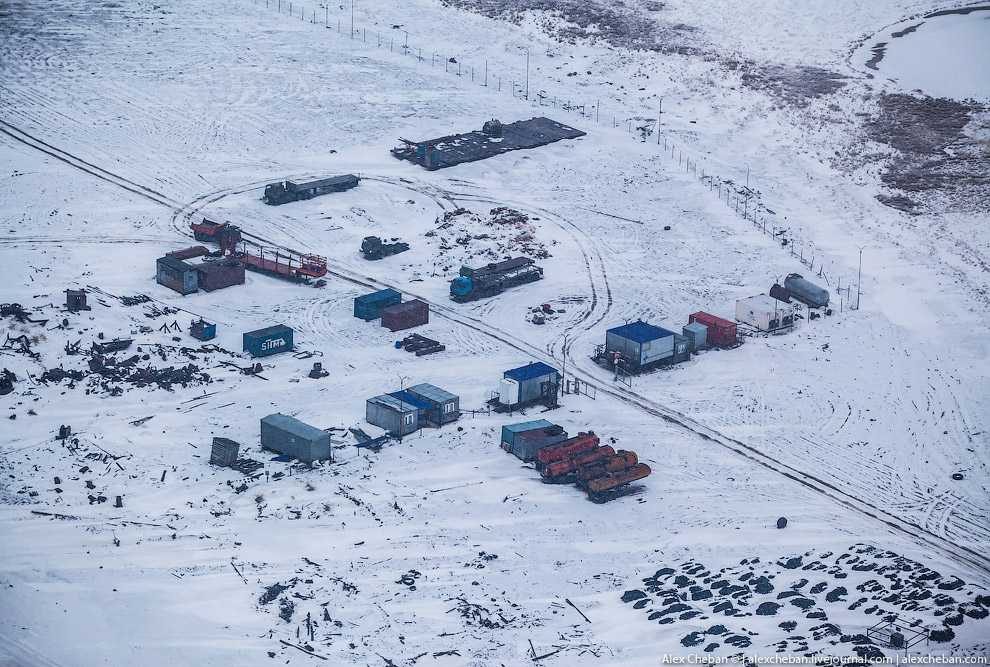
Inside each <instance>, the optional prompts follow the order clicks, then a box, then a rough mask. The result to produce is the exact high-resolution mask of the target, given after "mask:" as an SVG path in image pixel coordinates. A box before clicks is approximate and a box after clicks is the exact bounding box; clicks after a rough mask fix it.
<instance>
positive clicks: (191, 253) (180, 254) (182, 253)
mask: <svg viewBox="0 0 990 667" xmlns="http://www.w3.org/2000/svg"><path fill="white" fill-rule="evenodd" d="M208 252H210V251H209V250H207V249H206V248H204V247H203V246H201V245H194V246H193V247H191V248H185V249H184V250H173V251H172V252H167V253H165V256H166V257H175V258H176V259H193V258H194V257H202V256H203V255H205V254H207V253H208Z"/></svg>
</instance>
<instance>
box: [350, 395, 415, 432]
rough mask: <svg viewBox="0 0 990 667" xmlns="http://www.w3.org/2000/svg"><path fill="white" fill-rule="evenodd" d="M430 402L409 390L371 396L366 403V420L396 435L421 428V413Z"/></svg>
mask: <svg viewBox="0 0 990 667" xmlns="http://www.w3.org/2000/svg"><path fill="white" fill-rule="evenodd" d="M429 409H430V404H429V403H427V402H426V401H424V400H423V399H421V398H417V397H416V396H413V395H412V394H411V393H409V392H408V391H393V392H392V393H390V394H382V395H381V396H375V397H374V398H369V399H368V401H367V403H366V404H365V420H366V421H367V422H368V423H369V424H372V425H374V426H378V427H381V428H383V429H385V430H386V431H388V432H389V433H391V434H392V435H395V436H400V435H406V434H407V433H412V432H413V431H417V430H419V422H420V415H421V413H423V412H425V411H426V410H429Z"/></svg>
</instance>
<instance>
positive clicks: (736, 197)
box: [253, 0, 858, 310]
mask: <svg viewBox="0 0 990 667" xmlns="http://www.w3.org/2000/svg"><path fill="white" fill-rule="evenodd" d="M261 2H264V3H265V6H266V7H268V8H270V9H271V8H276V7H277V9H278V12H279V14H281V13H282V11H283V9H285V10H286V11H287V12H288V14H289V16H290V17H293V18H294V17H295V14H296V11H297V8H298V13H299V19H300V20H301V21H305V20H306V8H305V7H303V6H301V5H299V4H298V3H296V7H293V4H292V2H289V1H288V0H253V3H254V4H256V5H258V4H261ZM324 2H325V5H324V7H323V10H324V16H323V19H324V20H323V27H324V28H326V29H329V30H332V29H333V27H332V24H331V23H330V19H331V17H330V6H329V2H328V1H327V0H324ZM336 21H337V25H336V32H337V34H338V35H342V34H343V32H342V28H343V27H347V26H342V20H341V18H340V16H337V17H336ZM310 23H312V24H314V25H318V24H319V23H320V21H318V18H317V11H316V10H313V11H312V15H311V19H310ZM348 32H349V37H350V39H352V40H354V39H360V41H361V42H362V43H363V44H366V43H367V41H368V30H367V28H361V29H359V28H357V27H356V26H355V24H354V3H353V0H352V2H351V7H350V17H349V30H348ZM403 33H404V37H405V38H404V41H403V43H402V44H401V45H399V47H398V51H399V53H400V54H401V55H407V56H412V57H415V58H416V60H417V62H419V63H423V62H425V60H426V59H425V58H424V57H423V55H422V48H420V47H412V46H410V45H409V31H408V30H404V31H403ZM385 44H386V40H385V39H383V38H382V33H381V31H378V32H377V37H376V48H384V46H385ZM387 44H388V49H389V52H390V53H395V52H396V48H395V37H394V36H389V37H388V38H387ZM414 51H415V52H414ZM430 53H431V58H430V67H431V68H432V69H437V63H438V62H440V61H442V62H443V66H444V72H445V73H447V74H451V75H453V76H458V77H466V76H467V75H468V72H470V79H471V81H472V82H473V83H475V84H477V85H480V86H482V87H485V88H494V89H495V90H496V92H501V91H502V80H503V77H502V75H500V74H495V73H493V72H491V70H490V68H489V63H488V61H487V60H486V61H485V63H484V79H482V78H481V77H480V76H479V77H478V79H477V80H476V79H475V67H474V65H471V66H470V67H464V68H463V69H462V63H461V62H460V61H459V60H458V59H457V58H456V57H455V56H444V55H443V54H440V53H437V52H436V51H430ZM437 56H440V58H439V59H438V57H437ZM526 63H527V69H526V78H525V82H523V81H517V80H516V79H515V78H512V77H509V78H507V79H506V81H507V82H508V83H509V84H510V86H509V91H510V92H511V94H512V96H513V97H514V98H517V99H519V98H522V99H526V100H530V95H531V94H532V96H533V100H532V102H533V104H534V106H540V107H552V108H554V109H558V108H559V109H561V110H563V111H566V112H569V113H577V114H579V115H580V116H581V118H582V119H587V120H591V119H594V121H595V124H597V125H604V126H608V122H607V116H606V118H605V120H602V118H601V113H600V112H601V99H600V98H597V99H596V100H595V104H594V105H593V106H589V105H588V104H587V103H586V102H582V103H581V104H578V103H577V102H572V100H571V98H564V97H558V96H557V95H553V96H551V95H550V94H549V93H547V92H546V90H544V89H542V88H541V89H539V91H538V92H532V93H531V91H530V87H531V86H530V83H531V78H530V76H529V50H528V49H527V54H526ZM455 64H456V65H457V67H456V68H454V67H452V65H455ZM479 69H480V68H479ZM513 76H516V75H513ZM519 78H520V79H522V76H521V75H520V76H519ZM479 81H481V83H479ZM662 104H663V100H662V98H661V100H660V106H659V107H658V109H657V111H658V113H657V118H655V119H653V118H642V117H639V116H637V117H633V118H628V119H627V121H626V131H627V133H629V134H631V135H634V136H638V138H639V139H640V140H641V142H645V141H646V140H647V138H649V137H652V136H654V133H656V138H657V146H658V147H660V146H661V145H662V146H663V150H662V151H661V154H662V155H664V156H665V157H668V156H667V146H668V142H667V139H668V135H666V134H665V133H664V132H662V131H661V128H660V117H661V116H662ZM616 105H617V106H618V107H619V108H620V109H621V108H623V107H622V103H621V102H618V101H617V102H616ZM636 121H638V122H639V124H637V125H634V122H636ZM611 127H613V128H614V127H618V120H617V116H616V115H614V114H613V116H612V123H611ZM669 138H671V139H673V138H674V137H672V136H670V137H669ZM675 149H676V151H677V152H676V155H677V164H678V167H681V166H683V167H684V168H685V172H692V174H693V176H694V177H695V178H696V179H698V180H699V181H700V183H701V184H702V185H705V183H706V182H707V184H708V188H709V191H710V192H712V193H714V192H716V190H717V196H718V197H719V199H720V200H721V199H722V190H723V188H724V189H725V203H726V206H728V207H730V208H732V209H733V210H734V212H735V213H736V215H739V216H741V217H742V218H743V220H746V221H748V222H752V223H753V226H754V227H755V228H757V229H759V230H760V231H761V232H762V233H763V234H764V235H767V236H770V237H771V238H773V239H777V240H778V241H777V242H778V244H779V245H780V247H781V249H782V250H783V249H787V250H788V251H789V252H790V255H791V257H796V258H797V259H798V261H800V262H801V263H802V264H804V265H805V266H807V267H808V268H809V269H810V270H811V271H812V272H814V270H815V260H816V259H817V255H812V257H811V259H807V258H805V256H804V250H805V248H808V249H809V250H811V249H813V245H812V243H811V242H809V241H805V240H800V239H797V238H796V237H795V236H793V235H791V234H790V233H789V232H790V229H789V228H784V227H782V226H778V224H776V223H775V222H774V221H775V220H776V213H774V211H772V210H771V209H769V208H767V207H766V205H765V204H764V203H763V201H762V196H761V193H760V192H759V191H758V190H753V189H751V188H750V187H749V183H748V181H749V169H748V166H747V170H746V180H747V183H746V185H745V186H741V187H740V186H737V185H736V184H735V183H734V182H733V181H732V180H731V179H723V178H721V177H718V176H715V175H713V174H709V173H707V170H706V169H705V168H704V167H702V170H701V176H700V177H699V176H698V160H697V159H695V160H694V161H693V162H692V161H691V157H690V155H687V156H685V154H684V151H683V148H677V147H676V144H674V143H673V141H671V143H670V155H669V158H670V160H671V161H673V159H674V156H675ZM740 171H741V170H740ZM715 179H718V180H717V182H716V180H715ZM740 199H742V208H741V209H740ZM768 215H769V216H770V229H769V230H768V229H767V216H768ZM757 216H759V218H757ZM795 244H797V245H800V246H801V249H800V251H799V252H798V253H795V251H794V246H795ZM817 275H818V277H820V278H822V279H824V280H825V283H826V285H828V286H829V287H831V280H830V279H829V276H828V275H827V274H826V273H825V266H824V261H823V262H821V263H820V264H819V265H818V274H817ZM850 284H851V283H850V282H849V281H847V283H846V290H847V302H848V293H849V290H850V289H851V288H850ZM840 289H841V277H839V278H838V279H837V283H836V290H835V291H836V293H837V294H838V293H840ZM857 307H858V304H857ZM850 309H851V310H855V309H856V308H853V307H851V306H850Z"/></svg>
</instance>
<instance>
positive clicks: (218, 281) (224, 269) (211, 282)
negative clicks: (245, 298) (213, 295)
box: [196, 259, 244, 292]
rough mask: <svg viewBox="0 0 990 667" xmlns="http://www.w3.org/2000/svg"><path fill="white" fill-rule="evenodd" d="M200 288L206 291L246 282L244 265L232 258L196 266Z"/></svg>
mask: <svg viewBox="0 0 990 667" xmlns="http://www.w3.org/2000/svg"><path fill="white" fill-rule="evenodd" d="M196 271H197V272H198V274H199V276H198V277H199V288H200V289H201V290H203V291H204V292H212V291H213V290H218V289H223V288H224V287H230V286H231V285H243V284H244V265H243V264H241V263H240V262H237V261H234V260H232V259H225V260H221V261H219V262H204V263H202V264H200V265H199V266H197V267H196Z"/></svg>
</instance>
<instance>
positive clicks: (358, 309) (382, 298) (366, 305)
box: [354, 289, 402, 321]
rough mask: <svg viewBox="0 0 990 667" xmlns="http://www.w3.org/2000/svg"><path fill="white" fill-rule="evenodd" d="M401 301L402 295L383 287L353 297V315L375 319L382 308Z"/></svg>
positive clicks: (379, 315)
mask: <svg viewBox="0 0 990 667" xmlns="http://www.w3.org/2000/svg"><path fill="white" fill-rule="evenodd" d="M399 303H402V295H401V294H399V293H398V292H396V291H395V290H394V289H383V290H380V291H378V292H372V293H371V294H365V295H364V296H359V297H355V299H354V317H360V318H361V319H362V320H368V321H371V320H376V319H378V318H379V317H381V316H382V308H387V307H388V306H394V305H397V304H399Z"/></svg>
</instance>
